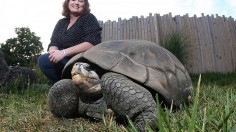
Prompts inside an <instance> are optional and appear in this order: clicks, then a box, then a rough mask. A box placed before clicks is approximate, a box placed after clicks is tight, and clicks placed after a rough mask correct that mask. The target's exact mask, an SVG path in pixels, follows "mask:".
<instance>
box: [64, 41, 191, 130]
mask: <svg viewBox="0 0 236 132" xmlns="http://www.w3.org/2000/svg"><path fill="white" fill-rule="evenodd" d="M76 62H85V63H88V64H90V65H91V66H92V67H93V68H95V69H96V70H95V71H96V72H97V74H98V75H99V76H100V78H101V85H102V89H103V96H102V98H101V99H103V100H104V101H105V102H106V105H107V107H108V108H110V109H112V110H113V111H114V113H115V115H116V117H117V119H118V118H126V117H127V116H128V118H130V119H131V120H132V121H134V125H135V126H136V127H137V128H138V130H139V131H144V130H145V124H146V123H148V124H149V125H150V126H151V127H152V128H154V126H155V125H154V124H155V120H156V118H157V117H156V115H157V105H156V102H155V98H156V94H158V97H159V98H160V99H161V101H162V102H163V103H165V104H166V105H171V104H172V105H173V106H174V107H175V106H176V107H178V106H179V105H180V104H184V103H186V104H188V103H189V99H191V96H192V81H191V79H190V77H189V74H188V72H187V70H186V69H185V67H184V66H183V65H182V63H181V62H180V61H179V60H178V59H177V58H176V57H175V56H174V55H173V54H172V53H170V52H169V51H168V50H166V49H164V48H163V47H161V46H159V45H158V44H155V43H152V42H149V41H144V40H117V41H107V42H103V43H101V44H99V45H96V46H94V47H93V48H90V49H89V50H87V51H86V52H84V53H80V54H78V55H76V56H74V57H73V58H71V59H70V61H69V62H68V63H67V64H66V66H65V67H64V70H63V74H62V78H64V79H71V69H72V67H73V65H74V64H75V63H76ZM81 96H83V94H81Z"/></svg>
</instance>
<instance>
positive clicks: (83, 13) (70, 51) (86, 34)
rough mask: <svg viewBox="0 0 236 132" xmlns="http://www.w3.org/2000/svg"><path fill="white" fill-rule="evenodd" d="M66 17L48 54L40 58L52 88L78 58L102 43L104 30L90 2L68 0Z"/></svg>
mask: <svg viewBox="0 0 236 132" xmlns="http://www.w3.org/2000/svg"><path fill="white" fill-rule="evenodd" d="M62 15H63V16H65V18H62V19H60V20H59V21H58V22H57V24H56V26H55V28H54V31H53V33H52V36H51V42H50V44H49V46H48V53H46V54H43V55H41V56H39V58H38V65H39V67H40V69H41V71H42V72H43V73H44V74H45V75H46V76H47V77H48V79H49V80H50V82H51V84H54V83H56V82H57V81H59V80H60V77H61V72H62V70H63V68H64V66H65V64H66V63H67V62H68V60H69V59H70V58H71V57H73V56H74V55H76V54H78V53H81V52H84V51H86V50H88V49H89V48H91V47H93V46H94V45H96V44H99V43H101V30H102V29H101V27H100V25H99V23H98V21H97V19H96V17H95V16H94V15H93V14H91V13H90V9H89V2H88V0H65V2H64V3H63V12H62Z"/></svg>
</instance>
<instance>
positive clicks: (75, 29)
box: [48, 13, 102, 50]
mask: <svg viewBox="0 0 236 132" xmlns="http://www.w3.org/2000/svg"><path fill="white" fill-rule="evenodd" d="M69 23H70V19H69V18H62V19H60V20H59V21H58V22H57V24H56V26H55V28H54V30H53V33H52V37H51V42H50V44H49V46H48V48H49V47H50V46H56V47H58V48H59V50H62V49H66V48H68V47H72V46H75V45H77V44H80V43H82V42H90V43H91V44H93V45H96V44H99V43H101V30H102V28H101V27H100V25H99V23H98V21H97V18H96V17H95V16H94V15H93V14H91V13H87V14H84V15H82V16H80V17H79V18H78V19H77V20H76V22H75V23H74V24H73V25H72V26H71V27H70V28H69V29H67V27H68V25H69Z"/></svg>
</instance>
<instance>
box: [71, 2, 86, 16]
mask: <svg viewBox="0 0 236 132" xmlns="http://www.w3.org/2000/svg"><path fill="white" fill-rule="evenodd" d="M84 5H85V2H84V0H69V3H68V6H69V10H70V12H71V13H72V14H74V15H79V13H81V12H82V11H83V9H84Z"/></svg>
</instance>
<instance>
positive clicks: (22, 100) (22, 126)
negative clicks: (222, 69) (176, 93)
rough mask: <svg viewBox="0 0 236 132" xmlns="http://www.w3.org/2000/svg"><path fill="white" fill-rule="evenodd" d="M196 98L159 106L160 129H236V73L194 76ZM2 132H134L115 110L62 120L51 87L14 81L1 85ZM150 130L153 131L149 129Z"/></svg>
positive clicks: (223, 130) (0, 116)
mask: <svg viewBox="0 0 236 132" xmlns="http://www.w3.org/2000/svg"><path fill="white" fill-rule="evenodd" d="M191 78H192V81H193V85H194V95H195V96H194V97H195V98H194V100H193V104H192V105H190V106H185V105H183V106H181V107H180V109H179V110H177V111H172V109H167V108H162V109H161V108H159V109H158V113H157V115H158V117H159V118H158V120H157V125H158V126H159V129H160V131H163V132H166V131H199V132H201V131H202V132H204V131H206V132H208V131H217V132H218V131H222V132H235V131H236V73H230V74H220V73H208V74H202V75H201V79H200V80H199V75H191ZM0 89H1V90H0V131H3V132H4V131H6V132H8V131H22V132H24V131H26V132H29V131H52V132H54V131H63V132H64V131H66V132H67V131H68V132H69V131H72V132H74V131H79V132H104V131H106V132H113V131H117V132H126V131H135V129H134V128H133V127H132V123H131V124H130V125H128V126H123V125H121V124H118V123H116V122H115V121H114V117H113V114H112V112H110V114H109V115H107V116H105V117H104V118H103V120H101V121H94V120H90V119H85V118H82V117H81V118H76V119H59V118H56V117H54V116H53V115H52V114H51V113H50V111H49V109H48V105H47V95H48V91H49V89H50V86H49V85H47V84H43V83H42V84H35V85H32V86H29V87H28V88H26V89H25V90H21V91H19V90H16V88H15V85H14V84H10V85H9V86H5V87H3V86H1V87H0ZM150 131H151V130H150Z"/></svg>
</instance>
